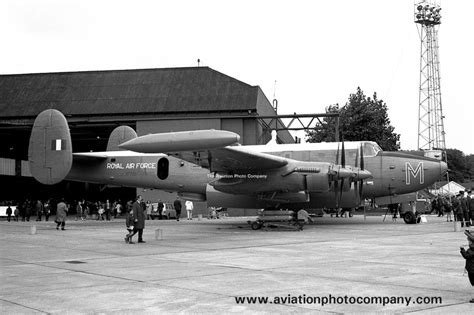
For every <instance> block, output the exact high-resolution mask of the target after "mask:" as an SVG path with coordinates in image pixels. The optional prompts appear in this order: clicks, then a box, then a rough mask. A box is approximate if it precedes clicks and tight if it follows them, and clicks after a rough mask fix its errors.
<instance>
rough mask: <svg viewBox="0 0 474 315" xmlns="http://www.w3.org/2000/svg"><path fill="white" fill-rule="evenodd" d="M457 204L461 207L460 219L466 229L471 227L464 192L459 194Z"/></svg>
mask: <svg viewBox="0 0 474 315" xmlns="http://www.w3.org/2000/svg"><path fill="white" fill-rule="evenodd" d="M459 203H460V205H461V212H462V217H463V219H464V222H465V224H466V227H470V226H471V220H470V219H469V204H468V201H467V198H466V195H465V194H464V191H463V192H461V197H460V198H459Z"/></svg>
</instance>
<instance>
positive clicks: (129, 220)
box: [125, 210, 137, 244]
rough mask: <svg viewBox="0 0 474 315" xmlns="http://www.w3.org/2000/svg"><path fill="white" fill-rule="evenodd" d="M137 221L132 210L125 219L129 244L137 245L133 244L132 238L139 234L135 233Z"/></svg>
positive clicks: (126, 239) (126, 238)
mask: <svg viewBox="0 0 474 315" xmlns="http://www.w3.org/2000/svg"><path fill="white" fill-rule="evenodd" d="M134 221H135V219H134V218H133V210H130V212H127V215H126V217H125V225H126V226H127V231H128V233H127V235H125V243H127V244H135V243H133V242H132V236H133V235H135V234H136V233H137V231H136V230H135V231H134V227H133V226H134V224H135V222H134Z"/></svg>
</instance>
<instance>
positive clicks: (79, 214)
mask: <svg viewBox="0 0 474 315" xmlns="http://www.w3.org/2000/svg"><path fill="white" fill-rule="evenodd" d="M82 211H83V210H82V203H81V201H80V200H79V201H78V202H77V205H76V221H77V220H78V219H79V218H81V220H84V218H83V217H82Z"/></svg>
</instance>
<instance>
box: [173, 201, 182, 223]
mask: <svg viewBox="0 0 474 315" xmlns="http://www.w3.org/2000/svg"><path fill="white" fill-rule="evenodd" d="M173 206H174V210H176V221H179V217H180V216H181V208H182V207H183V205H182V204H181V201H180V200H179V198H178V199H176V200H175V201H174V203H173Z"/></svg>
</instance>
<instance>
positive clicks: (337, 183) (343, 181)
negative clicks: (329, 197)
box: [332, 138, 372, 208]
mask: <svg viewBox="0 0 474 315" xmlns="http://www.w3.org/2000/svg"><path fill="white" fill-rule="evenodd" d="M339 156H340V164H339ZM364 161H365V159H364V151H363V144H362V143H361V144H360V148H359V149H358V150H357V151H356V157H355V165H354V167H351V166H346V152H345V144H344V139H343V138H342V142H341V149H340V147H339V144H338V146H337V151H336V164H335V165H334V167H333V171H332V175H333V183H334V185H333V188H334V198H335V203H336V208H339V206H340V204H341V200H342V195H343V193H344V191H347V190H349V189H350V188H351V185H352V184H354V192H355V195H356V201H357V203H358V204H360V202H361V200H362V193H363V191H362V189H363V184H364V180H365V179H367V178H370V177H371V176H372V174H371V173H370V172H369V171H367V170H365V162H364ZM358 164H359V166H358ZM347 187H348V189H347Z"/></svg>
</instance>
